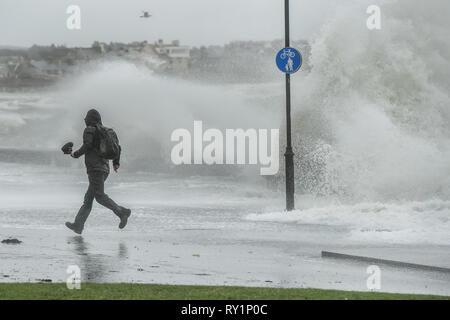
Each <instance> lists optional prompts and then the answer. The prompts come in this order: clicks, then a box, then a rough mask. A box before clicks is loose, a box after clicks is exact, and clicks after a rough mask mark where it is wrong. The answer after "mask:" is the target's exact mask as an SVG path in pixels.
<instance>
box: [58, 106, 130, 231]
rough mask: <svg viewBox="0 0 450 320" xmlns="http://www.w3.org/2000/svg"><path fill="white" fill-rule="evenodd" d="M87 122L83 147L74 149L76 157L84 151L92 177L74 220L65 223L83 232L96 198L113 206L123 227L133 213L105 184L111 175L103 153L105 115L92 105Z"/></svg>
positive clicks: (111, 207) (116, 167)
mask: <svg viewBox="0 0 450 320" xmlns="http://www.w3.org/2000/svg"><path fill="white" fill-rule="evenodd" d="M84 122H85V123H86V129H84V133H83V145H82V146H81V148H80V149H78V150H77V151H75V152H72V153H71V156H72V157H73V158H79V157H81V156H82V155H84V163H85V165H86V170H87V174H88V179H89V187H88V190H87V191H86V194H85V196H84V203H83V205H82V206H81V208H80V210H79V211H78V214H77V216H76V217H75V221H74V222H73V223H71V222H66V227H67V228H69V229H71V230H72V231H74V232H75V233H77V234H81V233H82V232H83V229H84V224H85V222H86V220H87V218H88V217H89V214H90V213H91V209H92V203H93V201H94V199H95V200H96V201H97V202H98V203H100V204H101V205H102V206H104V207H106V208H108V209H110V210H112V211H113V212H114V214H115V215H116V216H118V217H119V218H120V224H119V228H120V229H123V228H124V227H125V226H126V225H127V221H128V217H129V216H130V214H131V210H130V209H126V208H124V207H121V206H119V205H117V204H116V203H115V202H114V201H113V200H112V199H111V198H110V197H108V195H107V194H105V191H104V184H105V181H106V179H107V178H108V175H109V160H107V159H105V158H103V157H101V156H100V152H99V149H100V133H99V130H100V128H101V127H102V125H103V124H102V119H101V116H100V113H99V112H98V111H97V110H95V109H91V110H89V111H88V113H87V115H86V117H85V119H84ZM120 150H121V148H120V146H119V153H118V155H117V157H116V158H115V159H114V160H113V168H114V171H115V172H117V170H118V169H119V167H120Z"/></svg>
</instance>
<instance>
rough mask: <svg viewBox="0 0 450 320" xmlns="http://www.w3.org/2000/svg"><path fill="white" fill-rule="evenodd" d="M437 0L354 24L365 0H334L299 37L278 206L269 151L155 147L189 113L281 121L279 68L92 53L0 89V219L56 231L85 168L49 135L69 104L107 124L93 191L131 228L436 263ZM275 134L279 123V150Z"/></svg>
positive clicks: (100, 220) (68, 133)
mask: <svg viewBox="0 0 450 320" xmlns="http://www.w3.org/2000/svg"><path fill="white" fill-rule="evenodd" d="M444 3H445V1H438V0H436V1H432V2H430V3H428V2H427V3H422V2H420V1H383V4H382V12H383V20H382V30H379V31H369V30H367V28H366V27H365V19H366V14H365V8H366V7H367V3H366V2H365V1H353V2H349V3H346V4H345V5H342V6H338V8H337V11H336V15H335V17H334V19H332V20H331V21H329V22H328V23H327V24H326V25H324V26H323V28H322V30H321V32H320V33H319V34H318V35H317V37H316V38H315V40H314V42H313V43H312V57H311V65H312V69H311V72H309V73H303V74H302V73H301V71H300V73H299V74H296V75H295V76H293V80H292V96H293V130H294V132H293V141H294V151H295V153H296V156H295V163H296V207H297V210H295V211H294V212H291V213H286V212H284V210H283V208H284V193H283V179H284V178H283V170H284V169H283V167H281V168H280V172H279V174H278V175H277V176H274V177H269V178H263V177H261V176H259V167H255V166H250V167H246V166H244V167H243V166H239V167H234V166H212V167H208V166H185V167H174V166H173V165H172V164H171V162H170V150H171V147H172V144H171V142H170V134H171V132H172V131H173V130H174V129H176V128H192V124H193V121H194V120H202V121H203V123H204V125H205V126H206V127H210V128H219V129H225V128H280V129H281V131H280V132H281V133H283V130H284V126H283V122H284V91H283V78H282V77H281V76H280V79H274V80H273V81H272V82H269V83H263V84H240V85H214V84H202V83H193V82H188V81H184V80H181V79H171V78H163V77H160V76H156V75H154V74H152V73H150V72H148V71H145V70H142V69H139V68H137V67H136V66H134V65H132V64H129V63H126V62H104V63H102V64H99V65H98V66H96V67H94V68H91V69H90V70H86V72H84V73H83V74H82V75H80V76H77V77H75V78H67V79H65V80H64V81H62V82H61V83H59V84H58V85H57V86H55V87H51V88H48V89H46V90H42V91H37V92H36V91H35V92H28V93H0V147H1V148H0V190H1V192H0V229H1V230H3V231H2V235H4V236H10V235H12V236H14V234H15V233H19V234H20V235H23V236H24V237H26V234H27V233H26V230H30V232H31V233H32V234H33V235H36V233H37V234H39V233H42V232H44V231H45V232H46V231H47V230H53V231H54V232H56V233H58V234H60V233H62V232H64V231H65V230H64V226H63V223H64V221H66V220H70V219H71V218H72V217H73V216H74V215H75V213H76V211H77V210H78V207H79V206H80V204H81V200H82V197H83V194H84V191H85V189H86V187H87V183H86V180H87V179H86V176H85V172H84V168H83V164H82V161H75V160H73V159H70V158H68V157H67V156H64V155H62V153H61V152H60V151H59V148H60V147H61V146H62V145H63V144H64V143H65V142H67V141H73V142H75V144H76V145H80V143H81V133H82V130H83V127H84V123H83V118H84V114H85V112H86V111H87V110H89V109H90V108H91V107H95V108H97V109H99V110H100V112H101V113H102V115H103V119H104V123H105V124H106V125H108V126H111V127H114V128H115V129H116V131H117V132H118V134H119V137H120V139H121V144H122V146H123V150H124V152H123V159H122V168H121V172H120V174H118V175H117V174H115V173H111V175H110V178H109V180H108V183H107V192H108V193H109V194H110V195H111V196H112V197H113V198H114V199H116V200H117V201H118V202H120V203H123V204H124V205H127V206H129V207H131V208H132V209H133V212H134V215H133V217H134V219H135V220H134V221H135V223H133V220H131V223H130V226H129V230H130V232H132V233H133V237H135V238H138V237H139V236H146V235H147V234H151V233H152V232H155V233H157V235H158V237H161V238H164V237H170V241H173V242H177V241H193V242H194V243H195V244H196V245H198V244H200V243H202V244H205V243H209V242H211V243H214V239H217V238H219V239H221V240H220V241H222V242H220V241H219V240H217V241H218V242H220V244H221V245H233V246H234V247H239V246H240V245H244V244H245V245H247V244H249V243H254V244H255V245H256V246H258V245H260V246H263V245H262V244H264V243H267V242H270V243H271V244H273V246H274V247H276V248H277V249H279V250H284V249H286V248H290V249H292V248H295V247H298V246H299V244H305V243H307V244H308V246H307V247H308V248H309V249H308V250H309V251H308V254H307V256H308V257H309V255H312V256H313V255H314V254H318V252H320V250H322V249H323V248H326V247H329V246H336V245H337V246H342V247H343V248H345V247H352V246H360V247H362V248H371V247H372V248H373V247H377V248H380V247H381V248H384V247H386V248H392V247H397V246H399V247H400V249H399V251H401V250H403V252H406V254H405V255H406V256H407V260H408V261H409V262H421V263H425V262H426V261H424V257H425V256H426V257H428V258H429V261H432V262H433V263H435V264H439V263H441V264H443V265H446V264H448V262H449V260H448V257H449V256H448V248H449V246H450V97H449V92H450V90H449V89H450V80H449V78H448V74H449V73H450V40H449V38H448V34H447V32H448V30H449V27H450V26H449V23H450V22H449V20H448V19H447V17H446V13H445V12H442V11H440V10H439V7H440V5H441V6H442V5H444ZM283 141H284V135H283V134H282V137H281V144H280V153H281V154H280V159H281V160H283V157H282V153H283V152H284V150H283V146H284V142H283ZM282 163H283V161H280V164H282ZM94 211H95V212H96V213H93V216H92V217H91V218H90V220H89V229H90V230H92V232H96V233H97V234H98V235H103V236H105V237H106V235H108V232H109V231H108V230H110V229H111V228H112V227H113V226H114V223H115V221H113V220H112V219H111V216H110V213H109V212H107V210H105V209H103V208H100V207H99V206H96V207H95V209H94ZM23 230H25V231H23ZM180 230H184V231H183V232H185V233H183V232H181V231H180ZM189 230H190V231H189ZM195 230H209V231H205V232H206V233H205V234H203V233H202V232H200V231H199V232H198V233H196V231H195ZM214 230H216V231H214ZM186 232H187V233H189V234H188V235H187V234H186ZM169 234H170V236H169ZM178 236H179V238H178V240H177V237H178ZM216 237H217V238H216ZM187 239H188V240H187ZM193 239H194V240H193ZM402 248H403V249H402ZM420 248H422V249H420ZM430 248H434V249H430ZM290 249H289V250H290ZM419 249H420V250H422V251H420V250H419ZM42 250H44V249H42ZM230 250H231V249H230ZM286 250H287V249H286ZM292 250H293V249H292ZM368 250H369V249H368ZM231 251H232V250H231ZM312 252H315V253H312ZM367 252H368V253H369V254H370V250H369V251H367ZM367 252H365V253H366V254H368V253H367ZM377 252H378V253H380V251H377ZM408 252H409V253H408ZM427 252H428V253H430V252H432V253H436V252H437V253H436V254H435V256H434V257H429V255H426V253H427ZM397 253H398V252H397ZM161 254H162V253H161ZM381 255H383V251H382V250H381ZM262 256H263V255H262ZM397 256H398V255H397ZM400 256H401V255H400ZM391 258H392V259H394V258H395V256H394V257H391ZM262 259H266V258H262ZM222 272H226V270H222ZM20 279H23V278H20ZM121 279H122V280H123V278H121ZM194 282H195V281H194ZM290 285H295V284H293V283H291V284H290ZM320 286H325V287H326V286H327V284H324V283H321V284H320ZM350 287H351V286H350ZM351 288H354V287H351ZM439 292H443V291H442V290H441V291H439ZM444 292H447V291H445V290H444Z"/></svg>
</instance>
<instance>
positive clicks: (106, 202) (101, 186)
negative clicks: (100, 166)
mask: <svg viewBox="0 0 450 320" xmlns="http://www.w3.org/2000/svg"><path fill="white" fill-rule="evenodd" d="M88 178H89V187H88V189H87V191H86V194H85V195H84V203H83V205H82V206H81V208H80V210H79V211H78V214H77V216H76V218H75V224H76V225H77V226H78V227H79V228H81V229H83V227H84V223H85V222H86V220H87V218H88V217H89V214H90V213H91V210H92V203H93V202H94V199H95V200H96V201H97V202H98V203H100V204H101V205H102V206H104V207H106V208H108V209H110V210H112V211H113V212H114V213H115V214H116V215H117V216H118V217H119V218H120V217H121V212H122V207H120V206H118V205H117V204H116V203H115V202H114V201H113V200H112V199H111V198H110V197H108V195H107V194H105V181H106V179H107V178H108V173H106V172H101V171H93V172H90V173H89V174H88Z"/></svg>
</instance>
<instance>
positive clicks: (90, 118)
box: [84, 109, 102, 126]
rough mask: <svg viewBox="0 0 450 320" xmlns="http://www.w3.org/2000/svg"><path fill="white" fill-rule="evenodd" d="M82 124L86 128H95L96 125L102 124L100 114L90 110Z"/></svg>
mask: <svg viewBox="0 0 450 320" xmlns="http://www.w3.org/2000/svg"><path fill="white" fill-rule="evenodd" d="M84 122H85V123H86V125H87V126H95V125H97V124H102V117H101V116H100V113H99V112H98V111H97V110H95V109H91V110H89V111H88V113H87V114H86V117H85V118H84Z"/></svg>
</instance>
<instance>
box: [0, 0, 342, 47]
mask: <svg viewBox="0 0 450 320" xmlns="http://www.w3.org/2000/svg"><path fill="white" fill-rule="evenodd" d="M333 3H335V0H291V20H292V21H291V34H292V38H293V39H311V38H312V37H313V35H314V34H315V33H317V32H318V30H319V28H320V26H321V25H322V24H323V22H324V21H325V19H327V17H329V15H330V14H331V13H332V11H333ZM283 4H284V1H283V0H70V1H67V0H0V45H15V46H31V45H32V44H51V43H55V44H65V45H68V46H80V45H82V46H86V45H90V44H91V43H92V42H93V41H95V40H99V41H104V42H110V41H117V42H130V41H135V40H138V41H142V40H148V41H149V42H153V41H155V40H157V39H159V38H162V39H164V40H166V41H171V40H175V39H178V40H180V41H181V42H182V43H184V44H188V45H196V46H198V45H211V44H223V43H226V42H229V41H232V40H272V39H276V38H282V37H283V35H284V33H283V32H284V31H283V30H284V17H283V13H284V11H283V10H284V9H283V8H284V6H283ZM69 5H78V6H80V8H81V27H82V28H81V30H74V31H70V30H68V29H67V27H66V20H67V18H68V16H69V15H68V14H66V9H67V7H68V6H69ZM143 10H145V11H149V13H150V14H152V15H153V16H152V17H151V18H149V19H142V18H139V16H140V15H141V14H142V11H143Z"/></svg>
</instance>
